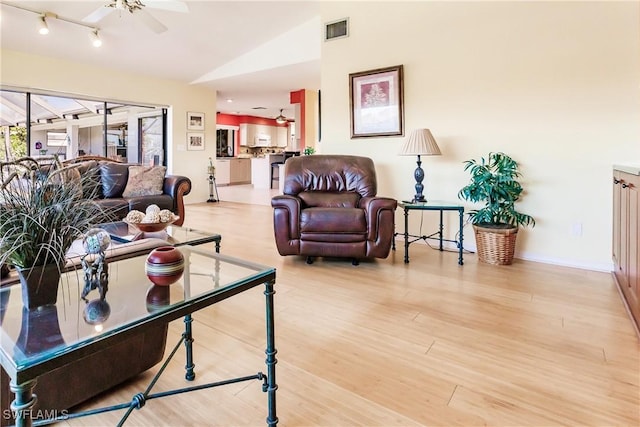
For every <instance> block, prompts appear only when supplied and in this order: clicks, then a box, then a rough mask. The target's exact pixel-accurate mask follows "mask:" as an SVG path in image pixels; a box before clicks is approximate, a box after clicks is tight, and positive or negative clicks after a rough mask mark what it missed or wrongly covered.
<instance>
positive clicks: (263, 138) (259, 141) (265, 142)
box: [254, 133, 271, 147]
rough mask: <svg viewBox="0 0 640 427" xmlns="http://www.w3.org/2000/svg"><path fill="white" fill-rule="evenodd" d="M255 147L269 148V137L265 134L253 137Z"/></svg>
mask: <svg viewBox="0 0 640 427" xmlns="http://www.w3.org/2000/svg"><path fill="white" fill-rule="evenodd" d="M254 146H255V147H270V146H271V135H267V134H264V133H263V134H258V135H256V136H255V144H254Z"/></svg>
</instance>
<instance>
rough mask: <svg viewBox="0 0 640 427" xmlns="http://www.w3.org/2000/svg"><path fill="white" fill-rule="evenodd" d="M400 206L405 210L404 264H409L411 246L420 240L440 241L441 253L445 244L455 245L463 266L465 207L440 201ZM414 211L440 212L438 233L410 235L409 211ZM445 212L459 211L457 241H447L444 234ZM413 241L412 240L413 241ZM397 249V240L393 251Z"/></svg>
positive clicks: (410, 203)
mask: <svg viewBox="0 0 640 427" xmlns="http://www.w3.org/2000/svg"><path fill="white" fill-rule="evenodd" d="M398 206H399V207H401V208H402V209H404V233H402V234H403V235H404V262H405V264H408V263H409V245H410V244H411V243H413V242H417V241H419V240H424V241H427V240H438V241H439V243H440V245H439V249H440V251H443V250H444V247H443V242H451V243H455V244H456V247H457V248H458V264H459V265H463V263H464V262H463V259H462V251H463V248H462V242H463V227H464V206H462V205H459V204H457V203H451V202H443V201H440V200H429V201H426V202H416V203H413V202H406V201H403V202H399V203H398ZM412 210H419V211H439V212H440V226H439V228H438V231H436V232H435V233H432V234H429V235H421V236H416V235H413V234H409V211H412ZM444 211H457V212H458V215H459V231H458V236H459V237H458V239H457V240H451V239H445V238H444V235H443V232H444V225H443V213H444ZM398 234H401V233H395V235H398ZM411 239H412V240H411ZM395 249H396V243H395V239H394V241H393V250H395Z"/></svg>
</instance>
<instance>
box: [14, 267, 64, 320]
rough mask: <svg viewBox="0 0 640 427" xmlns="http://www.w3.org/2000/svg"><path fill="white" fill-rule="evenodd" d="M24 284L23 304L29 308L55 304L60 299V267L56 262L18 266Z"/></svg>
mask: <svg viewBox="0 0 640 427" xmlns="http://www.w3.org/2000/svg"><path fill="white" fill-rule="evenodd" d="M17 270H18V277H19V278H20V284H21V285H22V287H21V289H22V304H23V305H24V306H25V307H26V308H28V309H29V310H33V309H35V308H38V307H42V306H43V305H53V304H55V303H56V302H57V301H58V285H59V284H60V269H59V267H58V266H57V265H56V264H47V265H36V266H34V267H31V268H18V269H17Z"/></svg>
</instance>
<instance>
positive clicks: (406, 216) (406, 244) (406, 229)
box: [404, 206, 409, 264]
mask: <svg viewBox="0 0 640 427" xmlns="http://www.w3.org/2000/svg"><path fill="white" fill-rule="evenodd" d="M404 263H405V264H408V263H409V209H407V207H406V206H405V208H404Z"/></svg>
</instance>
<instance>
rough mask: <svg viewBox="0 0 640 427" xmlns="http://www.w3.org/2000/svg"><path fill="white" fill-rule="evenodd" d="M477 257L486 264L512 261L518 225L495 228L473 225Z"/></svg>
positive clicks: (504, 263)
mask: <svg viewBox="0 0 640 427" xmlns="http://www.w3.org/2000/svg"><path fill="white" fill-rule="evenodd" d="M473 230H474V232H475V235H476V248H477V250H478V259H480V261H482V262H486V263H487V264H495V265H509V264H511V263H512V262H513V253H514V252H515V249H516V237H517V236H518V227H513V228H495V227H483V226H481V225H476V224H474V225H473Z"/></svg>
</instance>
